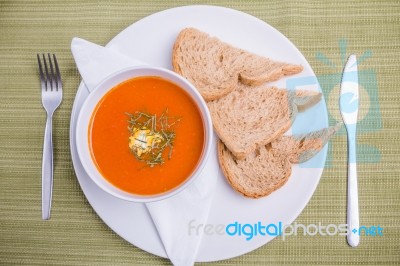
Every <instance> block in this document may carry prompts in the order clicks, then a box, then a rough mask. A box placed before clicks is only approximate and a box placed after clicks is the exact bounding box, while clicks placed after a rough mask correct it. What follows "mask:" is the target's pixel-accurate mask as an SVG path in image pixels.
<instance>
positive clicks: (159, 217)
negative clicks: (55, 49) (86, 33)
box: [71, 38, 216, 266]
mask: <svg viewBox="0 0 400 266" xmlns="http://www.w3.org/2000/svg"><path fill="white" fill-rule="evenodd" d="M71 51H72V54H73V56H74V59H75V62H76V65H77V67H78V70H79V72H80V74H81V76H82V78H83V81H84V83H85V85H86V87H87V88H88V90H89V91H90V92H91V91H92V90H93V89H95V87H96V86H97V85H98V84H99V83H100V82H101V81H102V80H103V79H104V78H105V77H107V76H109V75H110V74H112V73H114V72H116V71H118V70H121V69H123V68H126V67H130V66H137V65H144V63H142V62H139V61H137V60H135V59H133V58H130V57H128V56H126V55H124V54H121V53H120V52H118V51H114V50H112V49H111V48H106V47H102V46H99V45H97V44H94V43H91V42H88V41H85V40H83V39H80V38H73V39H72V43H71ZM212 139H213V140H214V138H212ZM213 147H214V148H215V141H214V143H213ZM207 165H209V164H206V166H205V167H204V169H203V172H202V174H201V176H199V177H198V178H197V179H196V180H195V181H194V182H193V183H192V184H191V185H190V186H189V187H188V188H186V189H185V190H183V191H181V192H180V193H179V194H177V195H174V196H173V197H170V198H167V199H165V200H162V201H157V202H151V203H145V205H146V207H147V209H148V210H149V213H150V215H151V217H152V219H153V222H154V225H155V227H156V228H157V231H158V234H159V236H160V239H161V241H162V243H163V245H164V249H165V252H166V254H167V255H168V258H169V259H170V260H171V262H172V263H173V264H174V265H178V266H180V265H185V266H186V265H193V264H194V261H195V259H196V254H197V251H198V248H199V246H200V242H201V239H202V236H203V232H201V230H200V232H196V233H192V234H191V233H190V232H189V230H188V228H189V224H190V223H193V222H195V224H206V222H207V219H208V213H209V210H210V206H211V202H212V199H213V195H214V190H215V185H216V179H215V177H214V176H213V175H210V174H209V173H210V172H209V171H208V166H207Z"/></svg>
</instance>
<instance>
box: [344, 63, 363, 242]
mask: <svg viewBox="0 0 400 266" xmlns="http://www.w3.org/2000/svg"><path fill="white" fill-rule="evenodd" d="M339 107H340V113H341V115H342V118H343V122H344V124H345V126H346V130H347V142H348V170H347V179H348V180H347V230H348V233H347V243H348V244H349V245H350V246H352V247H356V246H358V244H359V243H360V235H359V232H358V230H359V226H360V218H359V209H358V187H357V157H356V129H357V117H358V107H359V89H358V69H357V59H356V56H355V55H350V56H349V58H348V61H347V63H346V65H345V67H344V70H343V76H342V83H341V86H340V100H339Z"/></svg>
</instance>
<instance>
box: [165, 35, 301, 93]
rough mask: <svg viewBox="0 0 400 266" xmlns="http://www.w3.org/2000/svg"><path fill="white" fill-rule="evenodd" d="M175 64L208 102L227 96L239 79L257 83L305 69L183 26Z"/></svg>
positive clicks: (176, 69)
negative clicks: (253, 52) (256, 53)
mask: <svg viewBox="0 0 400 266" xmlns="http://www.w3.org/2000/svg"><path fill="white" fill-rule="evenodd" d="M172 66H173V69H174V71H175V72H177V73H179V74H180V75H182V76H183V77H185V78H186V79H188V80H189V81H190V82H192V83H193V84H194V85H195V87H196V88H197V89H198V90H199V92H200V94H201V95H202V96H203V98H204V99H205V100H206V101H212V100H216V99H219V98H221V97H224V96H225V95H227V94H228V93H229V92H231V91H233V90H234V89H235V88H236V86H237V84H238V82H239V81H240V82H241V83H243V84H247V85H251V86H256V85H260V84H263V83H265V82H269V81H274V80H278V79H279V78H281V77H282V76H285V75H292V74H296V73H299V72H301V71H302V70H303V67H302V66H301V65H292V64H288V63H282V62H277V61H274V60H271V59H269V58H266V57H262V56H259V55H255V54H252V53H250V52H247V51H245V50H243V49H239V48H235V47H233V46H231V45H229V44H227V43H224V42H222V41H220V40H219V39H217V38H215V37H211V36H209V35H208V34H207V33H204V32H201V31H199V30H197V29H194V28H187V29H184V30H182V31H181V32H180V34H179V35H178V37H177V39H176V41H175V44H174V47H173V51H172Z"/></svg>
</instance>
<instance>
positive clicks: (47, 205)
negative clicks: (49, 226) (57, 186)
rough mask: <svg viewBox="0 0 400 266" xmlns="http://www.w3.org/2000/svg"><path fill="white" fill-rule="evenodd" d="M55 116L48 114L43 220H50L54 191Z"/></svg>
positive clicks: (43, 161)
mask: <svg viewBox="0 0 400 266" xmlns="http://www.w3.org/2000/svg"><path fill="white" fill-rule="evenodd" d="M52 131H53V114H51V113H50V114H49V113H48V114H47V121H46V128H45V131H44V142H43V160H42V219H43V220H48V219H49V218H50V209H51V197H52V191H53V136H52Z"/></svg>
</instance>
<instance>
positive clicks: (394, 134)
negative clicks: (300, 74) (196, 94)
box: [0, 0, 400, 265]
mask: <svg viewBox="0 0 400 266" xmlns="http://www.w3.org/2000/svg"><path fill="white" fill-rule="evenodd" d="M195 3H199V2H190V1H171V2H170V3H167V2H164V1H162V0H158V1H154V2H148V1H114V2H113V1H56V0H50V1H4V0H3V1H1V2H0V93H1V94H0V264H3V265H10V264H27V265H36V264H37V265H45V264H50V265H58V264H63V265H64V264H66V265H75V264H78V265H120V264H134V265H135V264H138V265H139V264H143V265H147V264H162V265H168V264H169V261H168V260H166V259H161V258H158V257H156V256H153V255H151V254H148V253H146V252H144V251H141V250H140V249H139V248H136V247H134V246H132V245H130V244H129V243H127V242H126V241H125V240H123V239H121V238H120V237H119V236H118V235H116V234H115V233H114V232H112V231H111V230H110V229H109V228H108V227H107V226H106V225H105V224H104V223H103V222H102V221H101V220H100V219H99V217H98V216H97V215H96V214H95V213H94V211H93V209H92V208H91V206H90V205H89V203H88V202H87V201H86V199H85V197H84V195H83V193H82V191H81V189H80V186H79V184H78V182H77V179H76V176H75V173H74V169H73V165H72V161H71V155H70V149H69V136H68V134H69V121H70V114H71V109H72V104H73V100H74V97H75V93H76V91H77V87H78V84H79V80H80V77H79V73H78V72H77V69H76V67H75V65H74V62H73V59H72V56H71V52H70V42H71V38H72V37H73V36H80V37H82V38H85V39H89V40H91V41H94V42H97V43H99V44H105V43H107V42H108V41H109V40H110V39H111V38H112V37H113V36H115V35H116V34H117V33H119V32H120V31H121V30H122V29H124V28H125V27H127V26H128V25H130V24H132V23H134V22H135V21H137V20H139V19H141V18H143V17H145V16H147V15H149V14H152V13H154V12H157V11H161V10H164V9H166V8H170V7H175V6H181V5H189V4H195ZM201 4H212V5H220V6H226V7H230V8H234V9H238V10H241V11H244V12H247V13H249V14H251V15H254V16H256V17H258V18H260V19H262V20H264V21H266V22H267V23H269V24H270V25H272V26H273V27H275V28H277V29H278V30H279V31H281V32H282V33H283V34H285V35H286V36H287V37H288V38H289V39H290V40H291V41H292V42H293V43H294V44H295V45H296V46H297V47H298V48H299V49H300V51H301V52H302V53H303V54H304V55H305V56H306V58H307V60H308V61H309V62H310V64H311V65H312V67H313V69H314V71H315V72H316V74H317V75H318V76H320V82H321V86H322V88H323V90H324V93H325V97H327V100H328V107H329V110H330V112H331V120H332V121H331V122H333V119H334V118H335V117H338V116H339V112H338V109H337V101H334V100H332V99H333V98H334V97H333V96H332V97H333V98H332V99H331V98H329V97H328V95H330V93H331V91H332V88H333V89H335V88H336V89H337V85H335V84H337V82H338V79H340V72H341V67H342V65H343V64H342V62H341V53H340V49H339V47H340V46H339V43H340V40H345V41H346V42H347V51H348V52H349V53H350V52H352V53H356V54H357V55H362V54H363V53H364V52H366V51H368V50H370V51H371V52H372V56H370V57H368V58H366V59H365V60H364V61H363V62H362V63H360V70H362V71H364V70H365V71H366V73H367V72H368V71H370V72H368V73H369V74H368V73H367V74H365V75H366V76H365V79H363V80H364V82H365V83H364V88H367V87H368V88H372V89H373V90H374V92H373V94H374V95H375V96H374V95H371V94H370V95H369V99H370V100H369V101H362V102H361V113H364V114H366V116H368V115H369V120H368V119H366V120H365V121H364V122H363V123H362V124H361V129H360V134H359V142H360V143H362V144H368V145H370V146H371V147H375V148H376V150H375V151H374V150H373V149H372V150H368V148H366V149H364V150H363V152H364V154H360V160H362V161H364V162H360V164H359V197H360V211H361V220H362V224H365V225H380V226H381V227H383V228H384V236H379V237H378V236H377V237H363V238H362V241H361V245H360V246H359V247H358V248H357V249H352V248H350V247H348V246H347V244H346V240H345V238H344V237H343V236H331V237H327V236H318V235H317V236H314V237H311V236H297V237H295V236H293V237H290V238H288V239H287V240H286V241H282V240H280V239H275V240H273V241H272V242H270V243H268V244H267V245H265V246H263V247H261V248H259V249H257V250H255V251H253V252H251V253H249V254H246V255H244V256H241V257H238V258H234V259H231V260H226V261H221V262H216V263H214V264H215V265H235V264H246V265H258V264H272V265H275V264H298V265H311V264H318V265H320V264H323V265H341V264H352V265H366V264H374V265H376V264H383V265H389V264H400V240H399V239H400V226H399V222H400V207H399V204H400V196H399V195H400V193H399V187H400V170H399V169H400V160H399V159H400V156H399V152H398V151H399V148H400V144H399V141H400V138H399V129H400V118H399V117H400V92H399V84H400V75H399V70H400V60H399V58H400V3H399V2H398V1H387V2H383V1H366V2H360V1H341V0H336V1H319V2H316V1H311V0H306V1H281V0H278V1H261V0H260V1H237V2H235V1H227V0H226V1H204V2H201ZM343 44H344V42H342V47H343ZM48 51H50V52H54V53H56V54H57V57H58V59H59V62H60V65H61V72H62V78H63V84H64V99H63V102H62V105H61V107H60V108H59V109H58V111H57V112H56V114H55V117H54V125H53V126H54V146H55V173H54V175H55V178H54V191H53V208H52V217H51V220H50V221H47V222H43V221H41V156H42V142H43V131H44V124H45V112H44V110H43V108H42V105H41V98H40V89H39V78H38V74H37V73H38V72H37V62H36V57H35V56H36V53H38V52H48ZM322 55H325V56H326V58H328V59H329V60H330V62H331V65H329V64H330V63H329V62H328V61H327V60H326V59H325V60H324V59H322V58H323V57H322ZM367 55H368V53H367ZM318 58H319V59H318ZM323 61H325V63H323ZM333 65H335V66H333ZM363 73H364V72H363ZM333 95H334V94H333ZM367 96H368V95H367ZM378 108H379V109H378ZM345 151H346V139H345V135H344V134H339V135H337V137H335V138H334V139H333V140H332V141H331V146H330V155H331V157H332V160H330V163H329V164H330V165H328V167H327V168H326V169H325V171H324V174H323V177H322V179H321V182H320V184H319V186H318V188H317V190H316V192H315V194H314V196H313V198H312V200H311V201H310V203H309V204H308V206H307V207H306V208H305V210H304V211H303V212H302V214H301V215H300V216H299V217H298V219H297V222H298V223H302V224H311V223H318V222H321V223H323V224H329V223H336V224H340V223H345V222H346V218H345V217H346V179H345V176H346V156H345V154H346V152H345ZM371 160H372V161H373V162H367V161H371Z"/></svg>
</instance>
